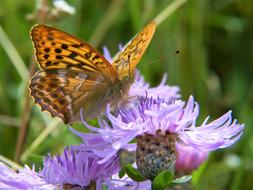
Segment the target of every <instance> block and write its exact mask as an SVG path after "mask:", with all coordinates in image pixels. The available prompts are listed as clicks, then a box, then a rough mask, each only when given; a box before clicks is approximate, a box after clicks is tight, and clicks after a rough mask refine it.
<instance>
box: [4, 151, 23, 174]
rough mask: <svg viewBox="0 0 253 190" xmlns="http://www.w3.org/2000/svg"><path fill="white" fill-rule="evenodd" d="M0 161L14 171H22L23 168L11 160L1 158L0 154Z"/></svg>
mask: <svg viewBox="0 0 253 190" xmlns="http://www.w3.org/2000/svg"><path fill="white" fill-rule="evenodd" d="M0 161H2V162H4V163H5V164H7V165H9V166H10V167H11V168H13V169H14V170H22V169H23V167H22V166H20V165H18V164H17V163H16V162H13V161H12V160H10V159H8V158H6V157H4V156H2V155H1V154H0Z"/></svg>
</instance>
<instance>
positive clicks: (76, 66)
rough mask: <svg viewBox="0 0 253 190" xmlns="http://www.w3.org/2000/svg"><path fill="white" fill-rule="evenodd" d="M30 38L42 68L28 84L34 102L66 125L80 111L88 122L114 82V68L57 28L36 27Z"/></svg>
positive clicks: (115, 75) (99, 55)
mask: <svg viewBox="0 0 253 190" xmlns="http://www.w3.org/2000/svg"><path fill="white" fill-rule="evenodd" d="M31 36H32V40H33V43H34V47H35V49H36V53H35V55H36V58H37V60H38V63H39V65H40V67H41V68H42V70H40V71H38V72H37V73H36V74H35V75H34V77H33V78H32V79H31V82H30V85H29V88H30V91H31V93H30V94H31V95H32V96H33V97H34V100H35V103H38V104H39V105H40V106H41V108H42V110H47V111H49V112H50V113H51V115H52V116H57V117H60V118H62V119H63V121H64V122H65V123H72V122H73V121H75V120H78V119H79V115H80V113H79V110H80V109H81V108H83V110H84V112H85V114H86V118H87V119H88V118H93V117H95V116H96V115H97V113H98V112H99V111H101V110H100V106H101V105H100V104H103V103H104V102H106V101H107V99H106V97H104V96H105V92H106V90H107V89H108V88H109V87H110V86H112V85H113V83H114V82H115V80H116V77H117V74H116V71H115V69H114V68H113V66H112V65H111V64H110V63H109V62H108V61H107V60H106V59H105V58H104V57H103V56H102V55H101V54H100V53H99V52H98V51H97V50H95V49H94V48H92V47H91V46H90V45H89V44H87V43H86V42H83V41H81V40H79V39H78V38H76V37H74V36H72V35H69V34H67V33H65V32H63V31H60V30H58V29H55V28H52V27H48V26H45V25H36V26H34V27H33V28H32V30H31Z"/></svg>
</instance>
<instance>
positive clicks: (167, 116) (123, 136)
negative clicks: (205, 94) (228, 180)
mask: <svg viewBox="0 0 253 190" xmlns="http://www.w3.org/2000/svg"><path fill="white" fill-rule="evenodd" d="M198 114H199V106H198V104H197V103H196V102H194V99H193V97H192V96H191V97H190V98H189V100H188V102H187V103H185V102H183V101H181V100H169V101H168V100H164V99H161V98H156V99H155V98H145V99H144V98H143V99H142V100H141V101H140V102H139V103H138V104H133V105H130V106H128V107H127V108H126V107H123V108H121V109H120V110H119V112H118V115H116V116H115V115H112V114H111V113H110V109H109V107H108V108H107V112H106V115H107V118H108V120H109V121H110V124H109V123H108V122H107V120H100V122H99V125H100V127H99V128H96V127H92V126H90V125H88V124H87V123H86V122H85V121H83V123H84V125H85V126H86V127H87V128H89V129H90V130H91V131H93V132H95V133H94V134H93V135H92V134H89V136H90V139H93V138H94V137H96V138H97V137H98V136H100V137H99V138H101V139H103V140H104V141H106V142H107V144H108V146H107V148H106V151H104V150H103V149H101V148H100V149H96V148H95V147H94V149H93V150H91V151H93V152H94V153H95V154H99V157H103V159H102V160H101V161H100V163H103V162H105V161H107V160H109V159H110V158H111V157H112V156H113V155H114V154H117V152H118V151H119V150H120V149H125V148H126V147H128V145H131V147H134V146H136V144H135V143H130V142H132V140H134V139H135V138H137V144H138V146H137V165H138V157H141V158H142V161H140V162H139V163H144V161H145V162H146V163H147V164H148V163H149V162H150V160H154V159H155V160H157V162H156V163H155V165H156V166H155V167H154V168H153V169H152V171H149V172H150V173H153V172H154V170H157V168H156V167H157V164H158V163H159V164H160V163H161V162H164V161H162V160H161V159H163V158H164V157H166V158H168V160H166V163H170V164H171V165H174V163H175V158H176V150H175V149H176V148H175V146H176V144H177V143H183V144H185V145H186V146H189V147H192V148H195V149H197V150H199V151H212V150H216V149H218V148H226V147H228V146H230V145H232V144H233V143H234V142H236V141H237V140H238V139H239V138H240V136H241V134H242V130H243V128H244V125H240V124H237V122H236V120H234V121H232V116H231V111H229V112H227V113H226V114H224V115H223V116H221V117H220V118H219V119H217V120H215V121H213V122H210V123H207V120H208V117H207V118H206V119H205V121H204V122H203V123H202V124H201V125H200V126H196V119H197V117H198ZM152 142H156V145H155V146H153V145H152ZM149 146H150V147H153V149H152V150H153V151H155V150H160V149H159V148H161V147H163V150H161V152H160V153H159V155H160V156H159V155H152V154H151V155H149V156H147V155H146V153H147V152H150V151H151V149H150V147H149ZM138 147H141V148H138ZM164 147H167V150H164ZM142 151H144V152H142ZM161 155H163V156H161ZM166 155H173V156H172V157H171V158H169V157H168V156H166ZM154 157H155V158H154ZM143 159H144V160H143ZM145 159H147V160H145ZM138 167H139V165H138ZM149 167H150V165H149ZM168 167H169V166H166V168H167V169H168ZM150 168H151V167H150ZM160 169H161V168H159V169H158V170H159V171H160ZM162 169H164V168H162ZM170 169H171V170H173V167H171V168H170ZM157 172H158V171H157ZM143 173H148V171H143ZM152 177H155V176H151V177H148V178H149V179H152Z"/></svg>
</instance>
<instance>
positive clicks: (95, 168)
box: [41, 147, 119, 189]
mask: <svg viewBox="0 0 253 190" xmlns="http://www.w3.org/2000/svg"><path fill="white" fill-rule="evenodd" d="M99 159H100V158H99V157H97V156H96V155H95V154H94V153H92V152H88V151H80V150H76V149H75V148H73V147H72V148H70V149H68V148H66V149H65V150H64V153H63V154H62V155H60V156H58V155H56V156H54V157H51V156H48V157H46V158H45V159H44V168H43V169H42V171H41V175H42V176H43V178H44V179H45V181H47V182H48V183H51V184H56V185H60V187H65V186H66V185H68V186H71V187H72V188H73V187H75V188H80V189H81V188H84V187H91V186H95V187H96V189H102V183H103V182H104V181H105V180H107V179H108V178H110V177H111V176H112V175H113V174H115V173H116V172H118V171H119V159H118V156H117V155H114V156H112V157H111V159H110V160H109V161H107V162H104V163H103V164H98V163H97V162H98V161H99Z"/></svg>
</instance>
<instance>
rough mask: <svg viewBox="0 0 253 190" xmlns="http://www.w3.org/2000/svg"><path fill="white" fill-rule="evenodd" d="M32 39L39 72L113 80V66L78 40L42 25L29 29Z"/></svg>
mask: <svg viewBox="0 0 253 190" xmlns="http://www.w3.org/2000/svg"><path fill="white" fill-rule="evenodd" d="M31 37H32V41H33V44H34V47H35V50H36V51H35V56H36V58H37V61H38V63H39V65H40V67H41V68H42V69H64V68H65V69H73V70H78V71H83V70H85V71H90V72H95V73H100V74H103V75H105V76H107V77H108V78H109V79H111V81H115V79H116V71H115V69H114V68H113V66H111V64H110V63H109V62H108V61H107V60H106V59H105V58H104V56H103V55H101V54H100V53H99V52H98V51H97V50H96V49H94V48H93V47H92V46H91V45H89V44H88V43H86V42H84V41H82V40H80V39H78V38H77V37H75V36H73V35H70V34H68V33H66V32H63V31H61V30H58V29H56V28H52V27H49V26H45V25H35V26H34V27H32V29H31Z"/></svg>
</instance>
